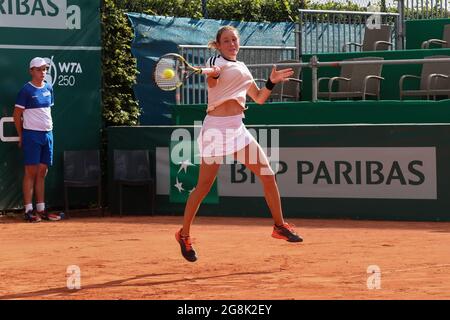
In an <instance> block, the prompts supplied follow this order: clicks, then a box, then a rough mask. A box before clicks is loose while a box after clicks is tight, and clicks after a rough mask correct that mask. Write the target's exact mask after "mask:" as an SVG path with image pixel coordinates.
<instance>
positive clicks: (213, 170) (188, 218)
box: [181, 160, 220, 236]
mask: <svg viewBox="0 0 450 320" xmlns="http://www.w3.org/2000/svg"><path fill="white" fill-rule="evenodd" d="M219 167H220V163H207V162H205V161H204V160H202V163H201V164H200V171H199V175H198V182H197V185H196V187H195V189H194V191H192V192H191V194H190V195H189V198H188V200H187V202H186V207H185V209H184V219H183V230H182V232H181V234H182V235H185V236H188V235H189V233H190V229H191V225H192V222H193V221H194V218H195V215H196V214H197V211H198V208H199V207H200V204H201V202H202V201H203V199H204V198H205V197H206V195H207V194H208V192H209V190H210V189H211V187H212V185H213V183H214V180H215V179H216V176H217V172H218V170H219Z"/></svg>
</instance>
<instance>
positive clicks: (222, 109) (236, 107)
mask: <svg viewBox="0 0 450 320" xmlns="http://www.w3.org/2000/svg"><path fill="white" fill-rule="evenodd" d="M242 112H243V109H242V106H241V105H240V104H239V103H238V102H237V101H236V100H227V101H225V102H224V103H222V104H220V105H218V106H217V107H216V108H215V109H214V110H212V111H209V112H208V115H210V116H215V117H228V116H236V115H238V114H241V113H242Z"/></svg>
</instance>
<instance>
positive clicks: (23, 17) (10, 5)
mask: <svg viewBox="0 0 450 320" xmlns="http://www.w3.org/2000/svg"><path fill="white" fill-rule="evenodd" d="M74 7H76V6H73V8H71V10H70V11H73V10H74V9H75V8H74ZM77 8H78V10H79V7H77ZM68 13H69V12H68V10H67V1H66V0H9V1H0V27H9V28H45V29H69V25H68V24H67V17H68Z"/></svg>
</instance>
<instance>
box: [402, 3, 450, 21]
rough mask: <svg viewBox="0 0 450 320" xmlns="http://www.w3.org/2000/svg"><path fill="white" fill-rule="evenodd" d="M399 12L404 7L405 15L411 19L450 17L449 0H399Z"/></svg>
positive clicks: (405, 17)
mask: <svg viewBox="0 0 450 320" xmlns="http://www.w3.org/2000/svg"><path fill="white" fill-rule="evenodd" d="M397 1H398V12H399V13H401V9H400V8H401V7H402V8H403V17H404V19H405V20H410V19H434V18H448V17H450V11H449V10H450V5H449V3H448V2H449V0H397Z"/></svg>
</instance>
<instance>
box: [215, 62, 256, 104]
mask: <svg viewBox="0 0 450 320" xmlns="http://www.w3.org/2000/svg"><path fill="white" fill-rule="evenodd" d="M206 65H207V66H209V67H212V66H218V67H220V77H219V81H218V83H217V85H216V86H215V87H214V88H210V87H208V108H207V109H206V112H209V111H212V110H214V109H215V108H216V107H217V106H219V105H220V104H222V103H224V102H225V101H227V100H236V101H237V102H238V103H239V104H240V105H241V106H242V109H243V110H245V109H246V107H245V101H246V98H247V90H248V89H249V88H250V86H251V85H252V83H253V82H254V80H253V76H252V74H251V73H250V71H249V70H248V68H247V66H246V65H245V64H244V63H243V62H241V61H234V60H228V59H226V58H224V57H222V56H220V55H219V56H216V57H211V58H209V59H208V60H207V61H206Z"/></svg>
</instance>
